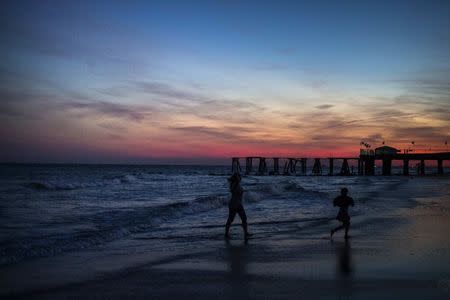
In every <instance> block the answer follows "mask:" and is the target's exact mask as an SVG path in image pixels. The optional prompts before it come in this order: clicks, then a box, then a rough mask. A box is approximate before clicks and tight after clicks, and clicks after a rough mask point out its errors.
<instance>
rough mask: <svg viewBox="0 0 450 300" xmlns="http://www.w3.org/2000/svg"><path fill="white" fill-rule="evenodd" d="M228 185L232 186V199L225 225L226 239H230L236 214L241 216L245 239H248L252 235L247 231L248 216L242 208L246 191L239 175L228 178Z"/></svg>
mask: <svg viewBox="0 0 450 300" xmlns="http://www.w3.org/2000/svg"><path fill="white" fill-rule="evenodd" d="M228 183H229V184H230V192H231V199H230V202H229V203H228V220H227V223H226V225H225V237H226V238H229V237H230V226H231V223H233V220H234V218H235V217H236V214H239V217H240V218H241V220H242V228H243V229H244V235H245V238H248V237H249V236H251V234H250V233H249V232H248V230H247V215H246V214H245V210H244V206H242V194H244V189H243V188H242V186H241V176H240V175H239V174H238V173H235V174H233V175H232V176H231V177H230V178H228Z"/></svg>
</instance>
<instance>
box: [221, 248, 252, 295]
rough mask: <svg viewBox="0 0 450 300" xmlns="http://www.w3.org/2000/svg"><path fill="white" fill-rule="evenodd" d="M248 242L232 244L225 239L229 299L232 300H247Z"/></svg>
mask: <svg viewBox="0 0 450 300" xmlns="http://www.w3.org/2000/svg"><path fill="white" fill-rule="evenodd" d="M247 246H248V241H247V240H244V241H242V242H241V241H239V243H238V244H233V243H232V242H231V241H230V240H229V239H226V250H227V254H228V255H227V256H228V257H227V258H228V263H229V271H230V273H229V283H230V285H231V291H230V292H231V297H230V298H233V299H248V298H249V294H248V292H249V291H248V282H247V281H248V275H247V264H248V259H249V257H248V247H247Z"/></svg>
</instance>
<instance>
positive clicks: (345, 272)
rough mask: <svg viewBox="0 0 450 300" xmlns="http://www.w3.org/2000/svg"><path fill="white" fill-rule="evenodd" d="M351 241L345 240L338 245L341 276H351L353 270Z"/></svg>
mask: <svg viewBox="0 0 450 300" xmlns="http://www.w3.org/2000/svg"><path fill="white" fill-rule="evenodd" d="M351 250H352V249H351V247H350V242H349V241H348V240H345V242H344V243H343V244H341V245H339V246H338V247H337V255H338V270H339V274H340V276H341V277H350V276H351V275H352V272H353V265H352V253H351Z"/></svg>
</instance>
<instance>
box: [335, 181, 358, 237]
mask: <svg viewBox="0 0 450 300" xmlns="http://www.w3.org/2000/svg"><path fill="white" fill-rule="evenodd" d="M347 194H348V189H347V188H342V189H341V195H339V196H337V197H336V198H335V199H334V201H333V205H334V206H339V212H338V214H337V216H336V219H337V220H338V221H340V222H342V225H341V226H338V227H336V228H335V229H331V237H333V234H334V233H335V232H336V231H338V230H341V229H343V228H345V238H346V239H347V238H348V230H349V229H350V215H349V214H348V207H349V206H350V205H351V206H355V202H354V201H353V199H352V198H351V197H349V196H347Z"/></svg>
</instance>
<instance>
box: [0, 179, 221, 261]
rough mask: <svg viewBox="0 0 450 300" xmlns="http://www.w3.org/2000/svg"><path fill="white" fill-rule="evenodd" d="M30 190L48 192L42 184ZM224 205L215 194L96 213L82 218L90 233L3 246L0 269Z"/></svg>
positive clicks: (77, 220)
mask: <svg viewBox="0 0 450 300" xmlns="http://www.w3.org/2000/svg"><path fill="white" fill-rule="evenodd" d="M34 186H35V187H36V188H41V187H43V188H48V186H45V185H43V184H37V185H34ZM52 188H53V187H52ZM227 203H228V198H227V197H226V196H225V195H219V194H217V195H210V196H202V197H198V198H196V199H194V200H193V201H180V202H174V203H169V204H165V205H160V206H156V207H149V208H139V209H132V210H129V209H126V210H110V211H99V212H97V213H94V214H92V215H90V216H89V217H85V218H86V219H85V220H84V221H89V222H90V223H93V224H94V226H93V228H95V229H93V230H83V231H77V232H73V233H64V234H58V235H53V236H48V237H45V236H42V237H41V238H40V239H34V240H33V241H32V242H31V243H30V242H29V240H19V239H12V240H10V241H5V242H3V243H2V244H1V245H0V265H7V264H11V263H15V262H18V261H21V260H23V259H27V258H34V257H46V256H54V255H56V254H59V253H63V252H67V251H74V250H79V249H83V248H89V247H93V246H96V245H101V244H104V243H107V242H111V241H114V240H117V239H120V238H124V237H126V236H129V235H130V234H133V233H140V232H145V231H148V230H149V229H150V228H155V227H157V226H159V225H161V224H162V223H164V222H165V221H167V220H170V219H174V218H180V217H183V216H187V215H191V214H197V213H201V212H206V211H209V210H211V209H217V208H220V207H224V206H226V205H227ZM79 221H80V219H77V218H75V219H74V220H72V222H73V223H78V222H79ZM68 222H70V221H68ZM111 224H114V225H111Z"/></svg>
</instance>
